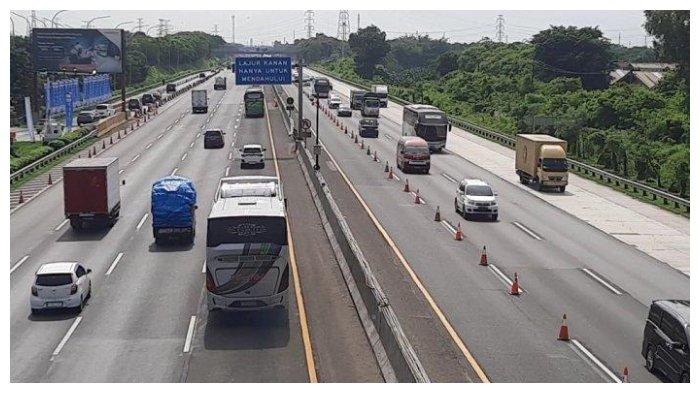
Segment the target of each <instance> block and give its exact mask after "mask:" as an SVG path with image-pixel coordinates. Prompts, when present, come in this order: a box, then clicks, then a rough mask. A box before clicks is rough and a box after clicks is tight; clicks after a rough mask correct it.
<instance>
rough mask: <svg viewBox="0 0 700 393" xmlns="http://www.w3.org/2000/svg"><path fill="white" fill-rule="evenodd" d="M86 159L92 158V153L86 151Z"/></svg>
mask: <svg viewBox="0 0 700 393" xmlns="http://www.w3.org/2000/svg"><path fill="white" fill-rule="evenodd" d="M88 158H92V153H91V152H90V150H88Z"/></svg>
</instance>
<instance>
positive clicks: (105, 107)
mask: <svg viewBox="0 0 700 393" xmlns="http://www.w3.org/2000/svg"><path fill="white" fill-rule="evenodd" d="M96 108H97V109H107V105H98V106H97V107H96Z"/></svg>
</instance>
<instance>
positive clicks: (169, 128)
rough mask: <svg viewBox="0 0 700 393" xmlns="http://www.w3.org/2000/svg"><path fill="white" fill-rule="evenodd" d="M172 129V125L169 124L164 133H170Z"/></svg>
mask: <svg viewBox="0 0 700 393" xmlns="http://www.w3.org/2000/svg"><path fill="white" fill-rule="evenodd" d="M172 129H173V126H172V124H171V125H169V126H168V127H167V128H166V129H165V131H170V130H172Z"/></svg>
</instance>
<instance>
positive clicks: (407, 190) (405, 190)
mask: <svg viewBox="0 0 700 393" xmlns="http://www.w3.org/2000/svg"><path fill="white" fill-rule="evenodd" d="M410 191H411V189H410V188H409V187H408V178H406V184H405V185H404V186H403V192H410Z"/></svg>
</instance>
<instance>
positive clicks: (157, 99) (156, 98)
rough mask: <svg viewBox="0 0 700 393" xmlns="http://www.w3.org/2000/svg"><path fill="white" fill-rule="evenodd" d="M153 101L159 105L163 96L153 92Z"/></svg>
mask: <svg viewBox="0 0 700 393" xmlns="http://www.w3.org/2000/svg"><path fill="white" fill-rule="evenodd" d="M153 99H154V100H155V102H157V103H158V104H160V103H161V101H162V100H163V96H162V95H161V94H160V92H155V93H153Z"/></svg>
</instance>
